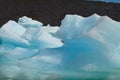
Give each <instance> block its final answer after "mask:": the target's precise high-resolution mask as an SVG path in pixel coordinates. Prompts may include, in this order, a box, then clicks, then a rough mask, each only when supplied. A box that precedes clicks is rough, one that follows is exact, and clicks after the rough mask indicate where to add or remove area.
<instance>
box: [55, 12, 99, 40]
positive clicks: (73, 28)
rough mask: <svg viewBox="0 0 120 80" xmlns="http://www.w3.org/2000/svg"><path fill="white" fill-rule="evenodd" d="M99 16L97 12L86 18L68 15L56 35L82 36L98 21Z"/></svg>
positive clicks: (69, 37)
mask: <svg viewBox="0 0 120 80" xmlns="http://www.w3.org/2000/svg"><path fill="white" fill-rule="evenodd" d="M99 17H100V16H99V15H97V14H94V15H92V16H90V17H86V18H84V17H81V16H78V15H67V16H65V18H64V19H63V20H62V24H61V26H60V29H59V30H58V32H57V33H56V35H57V37H60V38H63V39H64V38H65V39H72V38H79V37H82V36H83V34H85V33H86V32H87V31H88V30H90V29H91V28H92V27H93V26H94V25H95V24H96V23H97V21H98V19H99Z"/></svg>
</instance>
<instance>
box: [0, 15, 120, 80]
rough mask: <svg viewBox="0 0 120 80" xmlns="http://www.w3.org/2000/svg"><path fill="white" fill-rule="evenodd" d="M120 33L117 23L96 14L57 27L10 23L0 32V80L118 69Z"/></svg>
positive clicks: (71, 18) (72, 17)
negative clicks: (73, 71)
mask: <svg viewBox="0 0 120 80" xmlns="http://www.w3.org/2000/svg"><path fill="white" fill-rule="evenodd" d="M119 30H120V22H117V21H114V20H112V19H111V18H109V17H107V16H99V15H97V14H93V15H91V16H90V17H82V16H79V15H66V16H65V18H64V19H63V20H62V22H61V25H60V27H59V26H50V25H47V26H43V24H42V22H38V21H36V20H32V19H31V18H28V17H25V16H24V17H22V18H19V20H18V23H17V22H15V21H12V20H11V21H9V22H7V23H6V24H5V25H3V26H2V27H1V28H0V41H1V42H0V78H2V76H5V78H7V79H14V78H17V77H18V75H22V76H25V77H27V79H26V80H36V79H37V80H40V79H41V78H43V77H40V76H41V75H42V73H46V75H48V74H50V73H52V74H63V72H65V71H71V70H75V71H76V70H77V71H81V70H82V71H88V72H89V71H90V72H91V71H96V70H99V69H101V68H119V67H120V53H119V49H120V45H119V44H120V36H119ZM63 75H65V74H63ZM44 76H45V75H44ZM20 80H23V79H20Z"/></svg>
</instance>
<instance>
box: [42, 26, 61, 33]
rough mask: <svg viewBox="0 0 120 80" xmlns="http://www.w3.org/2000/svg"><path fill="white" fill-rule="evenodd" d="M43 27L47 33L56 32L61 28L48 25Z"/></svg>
mask: <svg viewBox="0 0 120 80" xmlns="http://www.w3.org/2000/svg"><path fill="white" fill-rule="evenodd" d="M41 29H42V30H44V31H45V32H47V33H51V34H54V33H56V32H57V31H58V30H59V29H60V27H58V26H50V25H47V26H43V27H42V28H41Z"/></svg>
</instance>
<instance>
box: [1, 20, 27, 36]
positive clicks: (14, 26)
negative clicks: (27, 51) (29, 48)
mask: <svg viewBox="0 0 120 80" xmlns="http://www.w3.org/2000/svg"><path fill="white" fill-rule="evenodd" d="M1 30H4V31H6V32H9V33H11V34H14V35H17V36H21V35H22V34H24V33H25V30H26V29H25V28H24V27H22V26H21V25H19V24H18V23H16V22H15V21H12V20H10V21H8V22H7V23H6V24H5V25H3V26H2V28H1Z"/></svg>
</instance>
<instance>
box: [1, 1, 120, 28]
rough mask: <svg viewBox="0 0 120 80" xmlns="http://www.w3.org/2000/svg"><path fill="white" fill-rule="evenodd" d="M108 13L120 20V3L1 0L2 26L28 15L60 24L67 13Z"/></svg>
mask: <svg viewBox="0 0 120 80" xmlns="http://www.w3.org/2000/svg"><path fill="white" fill-rule="evenodd" d="M94 13H97V14H99V15H107V16H109V17H111V18H112V19H114V20H116V21H120V4H116V3H104V2H91V1H84V0H0V26H2V25H3V24H4V23H6V22H7V21H8V20H10V19H12V20H15V21H17V19H18V18H19V17H22V16H28V17H31V18H33V19H36V20H39V21H41V22H43V23H44V25H46V24H51V25H60V22H61V20H62V19H63V18H64V16H65V15H66V14H79V15H81V16H90V15H92V14H94Z"/></svg>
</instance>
